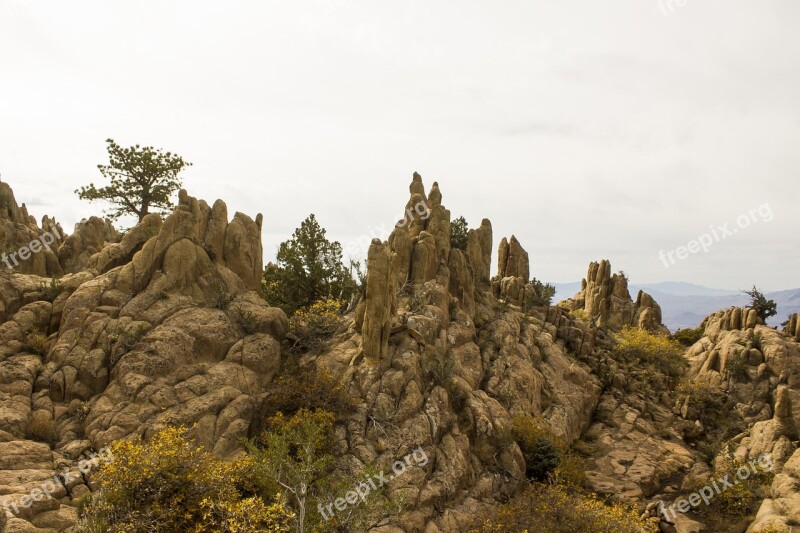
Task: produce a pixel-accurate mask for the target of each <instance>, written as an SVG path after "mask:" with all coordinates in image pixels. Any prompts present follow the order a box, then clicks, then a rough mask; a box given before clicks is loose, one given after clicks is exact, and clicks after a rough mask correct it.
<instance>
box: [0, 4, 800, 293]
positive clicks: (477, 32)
mask: <svg viewBox="0 0 800 533" xmlns="http://www.w3.org/2000/svg"><path fill="white" fill-rule="evenodd" d="M679 4H680V5H679ZM670 5H671V6H672V7H670ZM799 26H800V3H798V2H797V1H796V0H784V1H775V0H761V1H759V2H752V1H749V2H748V1H743V0H702V1H701V0H662V1H661V4H659V0H652V1H651V0H616V1H607V2H597V1H588V0H587V1H581V2H552V1H525V2H521V1H513V0H504V1H502V2H488V1H486V2H477V1H470V0H459V1H430V0H428V1H426V2H423V1H418V0H404V1H403V2H392V3H390V2H386V1H377V0H369V1H367V0H312V1H298V0H292V1H290V0H282V1H259V2H256V1H251V2H243V1H240V2H229V1H226V2H206V1H198V0H193V1H170V2H156V1H120V0H117V1H114V2H109V1H107V0H106V1H102V2H101V1H91V2H90V1H75V2H63V1H46V0H36V1H34V0H0V173H2V179H3V180H4V181H7V182H9V183H10V184H11V185H12V187H13V188H14V191H15V193H16V196H17V198H18V200H20V201H25V202H26V203H27V205H28V206H29V210H30V211H31V213H32V214H34V215H35V216H36V217H37V219H41V216H42V215H43V214H45V213H47V214H50V215H55V216H56V217H57V219H58V220H59V221H61V222H62V224H63V225H64V227H65V228H71V227H72V225H73V224H74V223H75V222H76V221H77V220H79V219H80V218H82V217H84V216H88V215H90V214H97V213H99V211H100V209H101V206H100V205H97V204H88V203H84V202H81V201H79V200H78V199H77V198H76V197H75V195H74V194H73V190H74V189H75V188H77V187H78V186H80V185H83V184H86V183H88V182H89V181H91V180H95V181H97V179H98V177H99V176H98V173H97V171H96V169H95V165H96V164H97V163H99V162H103V161H104V159H105V144H104V140H105V139H106V138H107V137H113V138H114V139H116V140H117V141H118V142H120V143H122V144H135V143H141V144H152V145H155V146H158V147H163V148H166V149H168V150H172V151H175V152H178V153H180V154H181V155H183V156H184V157H185V158H186V159H188V160H190V161H192V162H193V163H194V166H193V167H192V168H191V169H189V171H187V172H186V174H185V185H186V187H187V188H188V190H189V192H190V194H192V195H194V196H198V197H201V198H205V199H207V200H209V201H213V200H214V199H215V198H223V199H224V200H225V201H226V202H227V204H228V208H229V212H230V213H231V215H232V214H233V212H234V211H235V210H239V211H243V212H245V213H248V214H250V215H251V216H254V215H255V214H256V213H257V212H262V213H263V214H264V246H265V251H266V254H265V255H266V257H265V258H266V259H270V258H271V257H273V256H274V253H275V250H276V247H277V243H278V242H280V241H282V240H284V239H286V238H287V237H288V236H289V235H290V234H291V232H292V231H293V229H294V228H295V227H296V226H298V225H299V223H300V221H301V220H302V219H303V218H305V216H306V215H307V214H308V213H310V212H314V213H316V215H317V218H318V219H319V221H320V222H321V223H322V224H323V225H324V226H325V227H326V228H327V229H328V232H329V235H330V237H332V238H334V239H337V240H339V241H340V242H342V244H343V245H345V246H347V245H348V244H349V243H350V242H353V241H357V240H358V239H359V237H361V236H362V235H366V234H370V233H372V232H374V231H376V229H378V228H380V227H381V226H384V227H388V226H389V225H391V224H392V223H393V222H394V221H395V220H396V219H398V218H400V217H401V215H402V208H403V205H404V202H405V201H406V197H407V190H408V189H407V187H408V183H409V181H410V177H411V173H412V172H413V171H415V170H417V171H419V172H420V173H421V174H422V176H423V179H424V180H425V183H426V186H429V185H430V184H431V183H432V182H433V181H434V180H438V181H439V183H440V186H441V188H442V192H443V195H444V202H445V204H446V205H447V206H448V207H449V208H450V209H451V211H452V212H453V216H454V217H455V216H458V215H460V214H463V215H464V216H466V218H467V220H468V221H469V222H470V223H471V225H472V226H476V225H477V224H479V223H480V219H481V218H483V217H488V218H490V219H491V220H492V223H493V225H494V230H495V243H496V242H497V241H499V239H500V237H501V236H503V235H510V234H511V233H514V234H516V235H517V237H518V238H519V239H520V241H521V242H522V244H523V246H525V247H526V249H527V250H528V252H529V253H530V256H531V261H532V274H533V275H535V276H537V277H539V278H542V279H546V280H551V281H572V280H576V279H579V278H580V277H582V276H583V275H584V274H585V271H586V266H587V264H588V263H589V261H590V260H593V259H599V258H602V257H607V258H609V259H611V261H612V265H613V267H614V268H615V269H624V270H625V271H626V272H627V273H628V274H629V276H630V277H631V278H632V280H634V281H636V282H655V281H663V280H677V281H689V282H695V283H701V284H705V285H709V286H714V287H727V288H744V287H748V286H750V285H751V284H753V283H758V284H759V285H761V286H763V288H765V289H780V288H790V287H797V286H800V268H799V267H800V249H799V248H798V227H799V226H800V224H798V223H799V222H800V214H798V197H799V196H800V186H799V185H798V173H799V172H800V158H798V146H800V98H799V97H798V95H800V68H798V67H800V32H798V31H797V28H798V27H799ZM764 203H768V204H769V206H770V209H771V212H772V214H773V217H772V220H771V221H769V222H765V221H764V220H763V219H759V222H758V223H753V224H751V226H750V227H748V228H746V229H741V230H740V231H739V232H737V233H736V234H735V235H732V236H730V237H728V238H726V239H725V240H723V241H721V242H717V243H714V244H713V245H712V246H711V247H710V249H709V251H708V252H707V253H704V252H699V253H697V254H693V255H690V256H689V257H688V258H686V259H684V260H681V261H676V264H675V265H673V266H670V268H665V267H664V263H663V262H662V261H661V260H659V257H658V252H659V250H662V249H663V250H664V251H670V250H673V249H675V248H677V247H678V246H681V245H686V244H687V243H688V241H690V240H691V239H694V238H696V237H698V236H699V235H700V234H702V233H704V232H708V231H710V229H709V226H710V225H714V226H721V225H723V224H725V223H728V224H729V225H730V226H731V227H733V226H735V224H736V219H737V217H738V216H739V215H742V214H746V213H747V212H748V211H749V210H751V209H754V208H757V207H758V206H759V205H762V204H764Z"/></svg>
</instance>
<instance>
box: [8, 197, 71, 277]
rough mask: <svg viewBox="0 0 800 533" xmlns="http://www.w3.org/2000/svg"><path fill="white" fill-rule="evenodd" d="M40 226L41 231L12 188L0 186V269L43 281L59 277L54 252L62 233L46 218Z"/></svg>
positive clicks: (59, 272)
mask: <svg viewBox="0 0 800 533" xmlns="http://www.w3.org/2000/svg"><path fill="white" fill-rule="evenodd" d="M42 226H43V227H44V228H45V229H44V230H42V229H39V227H38V225H37V224H36V220H35V219H34V218H33V217H32V216H30V215H29V214H28V209H27V208H26V207H25V204H22V206H19V205H18V204H17V201H16V199H15V198H14V191H12V190H11V187H10V186H9V185H8V184H7V183H3V182H0V252H1V253H2V256H0V259H1V260H2V263H0V269H6V270H9V271H14V272H18V273H22V274H34V275H37V276H43V277H50V276H61V275H62V273H63V269H62V267H61V265H60V264H59V262H58V257H57V255H56V252H55V250H57V249H58V247H59V246H60V244H61V242H62V239H63V236H64V232H63V231H62V230H61V227H60V226H59V225H58V224H56V223H55V221H53V220H52V219H49V218H47V217H45V218H44V219H43V220H42Z"/></svg>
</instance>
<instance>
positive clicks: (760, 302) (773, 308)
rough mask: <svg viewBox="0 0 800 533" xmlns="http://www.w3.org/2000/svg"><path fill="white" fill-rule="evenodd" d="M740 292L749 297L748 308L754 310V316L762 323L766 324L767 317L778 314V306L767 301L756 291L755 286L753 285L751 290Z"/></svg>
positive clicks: (762, 294) (771, 301)
mask: <svg viewBox="0 0 800 533" xmlns="http://www.w3.org/2000/svg"><path fill="white" fill-rule="evenodd" d="M742 292H743V293H745V294H746V295H748V296H749V297H750V305H749V307H750V308H752V309H755V311H756V314H757V315H758V316H759V317H760V318H761V320H763V321H764V322H766V321H767V319H768V318H769V317H772V316H775V315H777V314H778V304H776V303H775V300H767V298H766V297H765V296H764V293H762V292H761V291H760V290H758V289H757V288H756V286H755V285H753V288H752V290H749V291H742Z"/></svg>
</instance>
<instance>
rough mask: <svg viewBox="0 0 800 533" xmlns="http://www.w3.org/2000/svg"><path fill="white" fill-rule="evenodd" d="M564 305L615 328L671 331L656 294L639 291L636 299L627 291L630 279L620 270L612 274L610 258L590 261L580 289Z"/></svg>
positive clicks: (599, 324) (598, 323)
mask: <svg viewBox="0 0 800 533" xmlns="http://www.w3.org/2000/svg"><path fill="white" fill-rule="evenodd" d="M562 305H564V306H565V307H567V308H568V309H571V310H583V311H584V312H585V313H586V314H587V315H588V317H589V318H590V319H591V320H594V321H595V323H596V324H597V325H598V326H602V327H610V328H615V329H619V328H621V327H623V326H636V327H640V328H644V329H647V330H650V331H658V332H661V333H668V332H669V330H668V329H667V328H666V327H665V326H664V325H663V324H661V307H660V306H659V305H658V303H657V302H656V301H655V300H654V299H653V297H652V296H650V295H649V294H647V293H646V292H644V291H639V294H638V295H637V297H636V301H635V302H634V301H633V300H632V299H631V295H630V292H628V279H627V278H626V277H625V275H624V274H622V273H621V272H620V273H617V274H612V273H611V263H609V261H608V260H607V259H603V260H601V261H600V262H592V263H590V264H589V271H588V273H587V274H586V278H584V279H583V280H581V290H580V292H579V293H578V294H576V295H575V296H573V297H572V298H571V299H569V300H566V301H565V302H563V303H562Z"/></svg>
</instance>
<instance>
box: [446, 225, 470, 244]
mask: <svg viewBox="0 0 800 533" xmlns="http://www.w3.org/2000/svg"><path fill="white" fill-rule="evenodd" d="M468 235H469V225H468V224H467V221H466V219H465V218H464V217H458V218H457V219H455V220H454V221H452V222H451V223H450V247H451V248H458V249H459V250H466V249H467V238H468Z"/></svg>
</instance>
